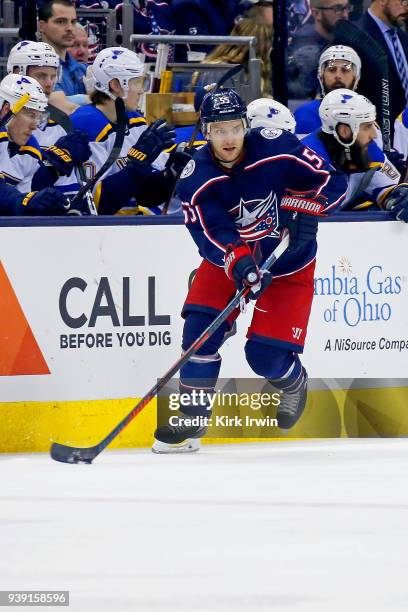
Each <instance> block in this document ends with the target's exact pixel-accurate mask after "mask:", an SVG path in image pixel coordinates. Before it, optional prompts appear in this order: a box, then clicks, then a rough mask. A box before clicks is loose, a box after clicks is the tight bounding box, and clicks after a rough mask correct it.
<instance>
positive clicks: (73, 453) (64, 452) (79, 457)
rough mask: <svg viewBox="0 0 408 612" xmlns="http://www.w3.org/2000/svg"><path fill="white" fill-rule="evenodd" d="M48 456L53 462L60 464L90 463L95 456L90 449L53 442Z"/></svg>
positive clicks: (93, 451)
mask: <svg viewBox="0 0 408 612" xmlns="http://www.w3.org/2000/svg"><path fill="white" fill-rule="evenodd" d="M50 454H51V457H52V459H54V461H60V462H61V463H92V460H93V459H95V457H96V455H97V453H95V450H94V449H93V448H92V447H91V448H76V447H75V446H65V445H64V444H58V443H57V442H54V444H53V445H52V446H51V450H50Z"/></svg>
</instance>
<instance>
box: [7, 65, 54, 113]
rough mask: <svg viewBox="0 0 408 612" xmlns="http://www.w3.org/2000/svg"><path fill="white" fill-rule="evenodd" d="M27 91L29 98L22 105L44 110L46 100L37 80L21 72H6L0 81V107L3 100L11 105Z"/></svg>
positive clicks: (46, 103)
mask: <svg viewBox="0 0 408 612" xmlns="http://www.w3.org/2000/svg"><path fill="white" fill-rule="evenodd" d="M27 93H28V94H30V99H29V100H28V102H26V103H25V104H24V106H25V107H26V108H32V109H34V110H38V111H41V112H44V111H45V110H46V108H47V105H48V100H47V96H46V95H45V93H44V92H43V90H42V88H41V86H40V85H39V83H38V81H36V80H35V79H32V78H31V77H29V76H26V75H23V74H8V75H7V76H5V77H4V79H3V80H2V81H1V83H0V108H1V107H2V106H3V103H4V102H8V103H9V104H10V105H11V106H12V105H13V104H15V103H16V102H18V100H20V98H22V97H23V96H24V95H25V94H27Z"/></svg>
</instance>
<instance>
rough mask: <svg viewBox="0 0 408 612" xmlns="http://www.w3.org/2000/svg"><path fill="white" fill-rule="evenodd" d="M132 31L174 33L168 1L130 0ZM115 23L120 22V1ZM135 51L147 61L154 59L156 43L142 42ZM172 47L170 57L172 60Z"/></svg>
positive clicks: (136, 32)
mask: <svg viewBox="0 0 408 612" xmlns="http://www.w3.org/2000/svg"><path fill="white" fill-rule="evenodd" d="M132 4H133V32H134V33H135V34H156V35H158V34H174V30H175V27H174V23H173V17H172V13H171V7H170V2H168V1H167V0H132ZM116 15H117V23H118V26H119V27H120V26H121V24H122V3H120V4H118V6H117V8H116ZM136 51H138V52H139V51H140V52H141V53H143V54H144V55H145V57H146V59H147V61H154V59H155V58H156V55H157V44H154V43H148V42H144V43H141V44H140V45H138V47H137V49H136ZM172 54H173V49H171V53H170V59H169V61H172V59H173V58H172Z"/></svg>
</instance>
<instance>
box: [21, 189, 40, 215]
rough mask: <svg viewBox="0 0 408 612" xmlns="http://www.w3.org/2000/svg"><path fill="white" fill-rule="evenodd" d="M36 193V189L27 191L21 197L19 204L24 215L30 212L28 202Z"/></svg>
mask: <svg viewBox="0 0 408 612" xmlns="http://www.w3.org/2000/svg"><path fill="white" fill-rule="evenodd" d="M37 193H38V191H29V192H28V193H26V194H25V195H24V197H23V199H22V200H21V202H20V204H21V206H22V207H23V211H24V214H25V215H29V214H30V209H29V204H30V201H31V200H32V199H33V197H34V196H35V195H36V194H37Z"/></svg>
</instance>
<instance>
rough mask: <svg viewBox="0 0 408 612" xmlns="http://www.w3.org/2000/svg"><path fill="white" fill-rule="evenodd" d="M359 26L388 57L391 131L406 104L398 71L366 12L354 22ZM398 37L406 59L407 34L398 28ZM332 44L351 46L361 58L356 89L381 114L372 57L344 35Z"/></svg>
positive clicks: (378, 90) (378, 73)
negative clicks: (359, 75)
mask: <svg viewBox="0 0 408 612" xmlns="http://www.w3.org/2000/svg"><path fill="white" fill-rule="evenodd" d="M355 25H357V26H358V27H359V28H361V29H362V30H364V31H365V32H366V33H367V34H369V35H370V36H371V37H372V38H373V39H374V40H375V41H376V42H377V43H378V44H379V45H380V47H381V48H382V49H383V50H384V52H385V53H386V55H387V57H388V79H389V91H390V119H391V133H393V131H394V121H395V119H396V118H397V117H398V115H399V114H400V113H401V112H402V111H403V110H404V108H405V107H406V106H407V102H406V99H405V93H404V90H403V87H402V84H401V81H400V77H399V74H398V71H397V69H396V66H395V63H394V58H393V56H392V55H391V52H390V51H389V49H388V46H387V43H386V42H385V39H384V36H383V34H382V32H381V30H380V28H379V27H378V25H377V24H376V22H375V21H374V19H373V18H372V17H371V16H370V15H369V14H368V13H366V14H365V15H363V17H362V19H361V21H360V22H358V23H356V24H355ZM398 37H399V39H400V41H401V45H402V48H403V50H404V52H405V56H406V58H407V59H408V34H406V33H405V32H403V31H402V30H399V32H398ZM334 44H345V45H347V44H348V45H349V46H351V47H353V48H354V49H355V50H356V51H357V53H358V54H359V55H360V58H361V64H362V69H361V79H360V83H359V84H358V87H357V91H358V92H359V93H361V94H363V96H366V97H367V98H368V99H369V100H370V101H371V102H372V103H373V104H375V106H376V108H377V111H378V114H379V115H380V116H381V87H380V79H381V76H382V75H381V73H380V72H379V69H378V67H377V66H376V65H375V63H374V62H373V61H372V57H370V54H369V53H367V51H366V50H365V49H361V48H358V45H356V44H352V43H351V42H350V41H348V40H346V37H344V36H341V37H338V36H337V35H336V40H335V43H334Z"/></svg>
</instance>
